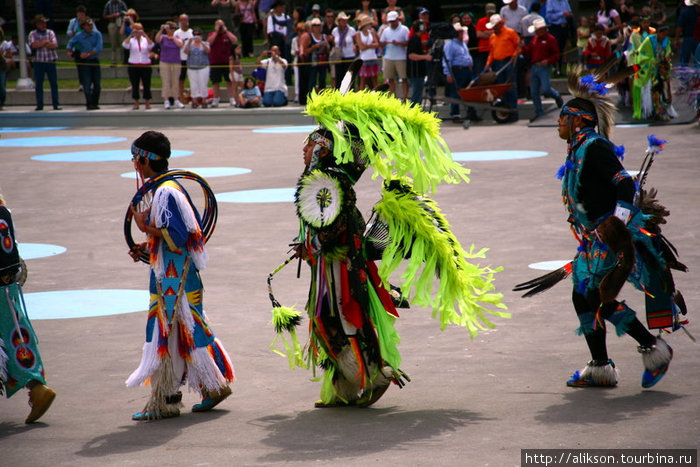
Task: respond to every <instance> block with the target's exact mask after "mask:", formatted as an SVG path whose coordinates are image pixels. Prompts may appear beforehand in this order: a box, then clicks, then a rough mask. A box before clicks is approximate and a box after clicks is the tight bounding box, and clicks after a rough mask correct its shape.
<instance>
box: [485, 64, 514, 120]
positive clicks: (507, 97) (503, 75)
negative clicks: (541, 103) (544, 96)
mask: <svg viewBox="0 0 700 467" xmlns="http://www.w3.org/2000/svg"><path fill="white" fill-rule="evenodd" d="M504 66H505V68H504V69H503V71H501V72H500V73H499V74H498V76H497V77H496V83H497V84H503V83H513V85H512V86H511V87H510V89H508V90H507V91H506V92H505V94H503V97H502V100H503V102H505V103H506V104H507V105H508V107H510V108H511V109H514V110H515V113H512V114H510V115H511V116H510V119H509V120H511V121H516V120H517V119H518V90H517V89H516V86H515V77H516V73H515V70H514V68H515V64H514V63H513V62H512V61H511V60H510V59H509V58H506V59H505V60H494V61H493V62H491V70H492V71H498V70H500V69H501V68H502V67H504Z"/></svg>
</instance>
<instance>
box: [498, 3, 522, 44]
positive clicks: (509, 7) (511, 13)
mask: <svg viewBox="0 0 700 467" xmlns="http://www.w3.org/2000/svg"><path fill="white" fill-rule="evenodd" d="M503 3H504V5H503V7H502V8H501V13H500V14H501V18H503V19H504V20H505V22H506V26H507V27H509V28H511V29H512V30H513V31H515V32H517V33H518V35H519V36H521V37H522V36H523V31H522V29H520V28H521V22H522V20H523V18H524V17H526V16H527V10H526V9H525V8H524V7H522V6H520V5H518V0H503Z"/></svg>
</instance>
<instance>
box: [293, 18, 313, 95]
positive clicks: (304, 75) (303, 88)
mask: <svg viewBox="0 0 700 467" xmlns="http://www.w3.org/2000/svg"><path fill="white" fill-rule="evenodd" d="M297 28H298V29H299V32H298V34H299V35H298V36H297V45H298V47H299V49H298V54H299V55H298V58H299V61H298V63H299V64H298V65H297V70H298V71H299V83H298V84H299V89H298V91H299V93H298V94H297V95H296V96H297V102H298V103H299V104H300V105H303V106H305V105H306V96H307V95H308V94H309V69H310V67H309V60H310V57H309V55H308V48H309V46H310V44H311V39H310V35H311V30H310V28H311V27H310V25H309V23H299V25H298V26H297ZM304 44H306V46H305V45H304Z"/></svg>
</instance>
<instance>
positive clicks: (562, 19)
mask: <svg viewBox="0 0 700 467" xmlns="http://www.w3.org/2000/svg"><path fill="white" fill-rule="evenodd" d="M545 5H546V11H545V13H544V15H543V16H544V18H545V19H546V20H547V26H548V27H549V32H550V33H551V34H552V35H553V36H554V37H556V39H557V46H558V47H559V63H557V69H556V74H557V76H561V75H562V62H563V58H564V55H565V51H566V39H567V37H568V36H569V18H573V14H572V13H571V6H569V0H547V2H546V3H545Z"/></svg>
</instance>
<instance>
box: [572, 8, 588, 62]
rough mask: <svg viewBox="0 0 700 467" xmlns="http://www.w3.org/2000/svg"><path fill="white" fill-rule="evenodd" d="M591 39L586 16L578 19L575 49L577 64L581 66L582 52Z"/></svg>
mask: <svg viewBox="0 0 700 467" xmlns="http://www.w3.org/2000/svg"><path fill="white" fill-rule="evenodd" d="M590 37H591V27H590V25H589V23H588V17H587V16H585V15H584V16H581V18H579V26H578V28H576V49H577V50H578V62H579V64H581V65H583V51H584V49H585V48H586V45H587V44H588V39H589V38H590Z"/></svg>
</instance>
